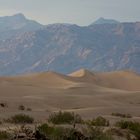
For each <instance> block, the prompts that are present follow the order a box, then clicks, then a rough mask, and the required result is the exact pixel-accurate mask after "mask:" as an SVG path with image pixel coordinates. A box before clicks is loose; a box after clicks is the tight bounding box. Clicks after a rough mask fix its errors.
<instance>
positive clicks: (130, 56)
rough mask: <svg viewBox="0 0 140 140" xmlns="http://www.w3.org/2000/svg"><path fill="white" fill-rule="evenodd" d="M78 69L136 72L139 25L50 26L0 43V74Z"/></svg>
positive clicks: (138, 69)
mask: <svg viewBox="0 0 140 140" xmlns="http://www.w3.org/2000/svg"><path fill="white" fill-rule="evenodd" d="M80 68H86V69H90V70H95V71H113V70H121V69H130V70H134V71H136V72H140V23H139V22H138V23H118V24H94V25H90V26H87V27H80V26H77V25H66V24H52V25H49V26H46V27H44V28H42V29H40V30H36V31H30V32H26V33H22V32H21V33H20V34H18V35H15V36H14V37H11V38H9V39H7V40H1V41H0V74H1V75H13V74H20V73H27V72H38V71H47V70H53V71H57V72H60V73H69V72H71V71H75V70H77V69H80Z"/></svg>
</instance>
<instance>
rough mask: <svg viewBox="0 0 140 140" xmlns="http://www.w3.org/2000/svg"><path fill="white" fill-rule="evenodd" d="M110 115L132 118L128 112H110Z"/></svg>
mask: <svg viewBox="0 0 140 140" xmlns="http://www.w3.org/2000/svg"><path fill="white" fill-rule="evenodd" d="M112 116H117V117H121V118H132V116H131V115H130V114H122V113H112Z"/></svg>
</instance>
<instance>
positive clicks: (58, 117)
mask: <svg viewBox="0 0 140 140" xmlns="http://www.w3.org/2000/svg"><path fill="white" fill-rule="evenodd" d="M48 121H49V122H52V123H54V124H73V123H81V122H82V119H81V117H80V116H79V115H78V114H74V113H70V112H61V111H59V112H58V113H53V114H51V115H50V116H49V118H48Z"/></svg>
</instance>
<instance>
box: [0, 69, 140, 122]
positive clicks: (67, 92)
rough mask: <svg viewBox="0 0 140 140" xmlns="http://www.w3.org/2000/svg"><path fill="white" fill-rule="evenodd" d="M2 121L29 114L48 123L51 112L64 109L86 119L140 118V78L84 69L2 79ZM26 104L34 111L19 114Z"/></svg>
mask: <svg viewBox="0 0 140 140" xmlns="http://www.w3.org/2000/svg"><path fill="white" fill-rule="evenodd" d="M0 103H6V104H7V105H8V107H6V108H2V107H0V118H6V117H9V116H11V115H14V114H17V113H26V114H29V115H31V116H34V118H36V119H37V120H41V119H42V120H45V119H47V117H48V115H49V114H50V113H52V112H55V111H59V110H65V111H73V112H76V113H78V114H80V115H81V116H82V117H83V118H92V117H95V116H99V115H102V116H105V117H108V118H111V119H114V118H113V117H112V116H111V113H114V112H119V113H129V114H131V115H132V116H133V117H134V119H139V117H140V75H138V74H136V73H134V72H131V71H116V72H106V73H96V72H95V73H94V72H89V71H88V70H84V69H81V70H79V71H76V72H73V73H71V74H69V75H62V74H58V73H55V72H43V73H34V74H27V75H21V76H12V77H0ZM20 105H24V106H25V107H26V108H31V109H32V111H26V110H25V111H19V109H18V107H19V106H20Z"/></svg>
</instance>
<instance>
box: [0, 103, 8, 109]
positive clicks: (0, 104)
mask: <svg viewBox="0 0 140 140" xmlns="http://www.w3.org/2000/svg"><path fill="white" fill-rule="evenodd" d="M0 106H1V107H3V108H5V107H8V105H7V103H0Z"/></svg>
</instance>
